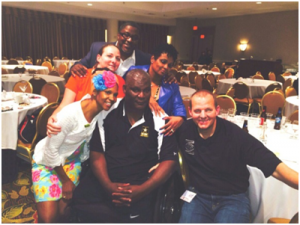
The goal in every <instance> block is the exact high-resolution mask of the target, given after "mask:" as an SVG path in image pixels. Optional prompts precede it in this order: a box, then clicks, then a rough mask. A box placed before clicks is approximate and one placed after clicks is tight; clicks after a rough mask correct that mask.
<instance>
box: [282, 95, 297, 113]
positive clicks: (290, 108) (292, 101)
mask: <svg viewBox="0 0 300 225" xmlns="http://www.w3.org/2000/svg"><path fill="white" fill-rule="evenodd" d="M298 108H299V96H298V95H297V96H291V97H287V98H286V99H285V106H284V109H285V116H286V117H289V116H290V115H291V114H292V113H293V112H294V111H295V110H297V109H298Z"/></svg>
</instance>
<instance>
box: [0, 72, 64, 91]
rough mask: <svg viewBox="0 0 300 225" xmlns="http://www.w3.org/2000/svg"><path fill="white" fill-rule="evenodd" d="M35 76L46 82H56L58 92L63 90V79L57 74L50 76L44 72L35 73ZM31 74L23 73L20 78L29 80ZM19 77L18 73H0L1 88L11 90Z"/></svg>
mask: <svg viewBox="0 0 300 225" xmlns="http://www.w3.org/2000/svg"><path fill="white" fill-rule="evenodd" d="M35 75H36V76H39V77H40V78H43V79H44V80H46V81H47V82H48V83H56V84H57V86H58V87H59V90H60V93H61V94H62V93H64V90H65V79H64V78H62V77H58V76H51V75H44V74H35ZM32 77H33V76H32V75H26V74H23V75H22V77H21V79H22V80H26V81H29V80H30V79H31V78H32ZM21 79H20V77H19V74H5V75H2V79H1V81H2V88H3V90H5V91H12V90H13V87H14V85H15V83H16V82H18V81H20V80H21Z"/></svg>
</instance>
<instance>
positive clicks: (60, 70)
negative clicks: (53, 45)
mask: <svg viewBox="0 0 300 225" xmlns="http://www.w3.org/2000/svg"><path fill="white" fill-rule="evenodd" d="M57 71H58V73H59V75H63V74H65V72H67V71H68V65H67V63H62V64H60V65H59V66H58V69H57Z"/></svg>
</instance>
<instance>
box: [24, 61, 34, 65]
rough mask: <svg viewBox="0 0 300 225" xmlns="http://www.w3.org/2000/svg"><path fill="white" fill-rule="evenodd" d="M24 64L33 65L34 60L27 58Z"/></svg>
mask: <svg viewBox="0 0 300 225" xmlns="http://www.w3.org/2000/svg"><path fill="white" fill-rule="evenodd" d="M23 65H33V64H32V62H31V61H29V60H26V61H24V62H23Z"/></svg>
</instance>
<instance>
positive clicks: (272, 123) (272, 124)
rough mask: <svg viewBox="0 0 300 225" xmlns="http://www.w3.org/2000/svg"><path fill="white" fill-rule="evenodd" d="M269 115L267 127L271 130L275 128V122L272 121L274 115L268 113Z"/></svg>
mask: <svg viewBox="0 0 300 225" xmlns="http://www.w3.org/2000/svg"><path fill="white" fill-rule="evenodd" d="M266 114H267V127H268V128H271V127H272V126H274V120H273V119H272V117H273V113H266Z"/></svg>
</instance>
